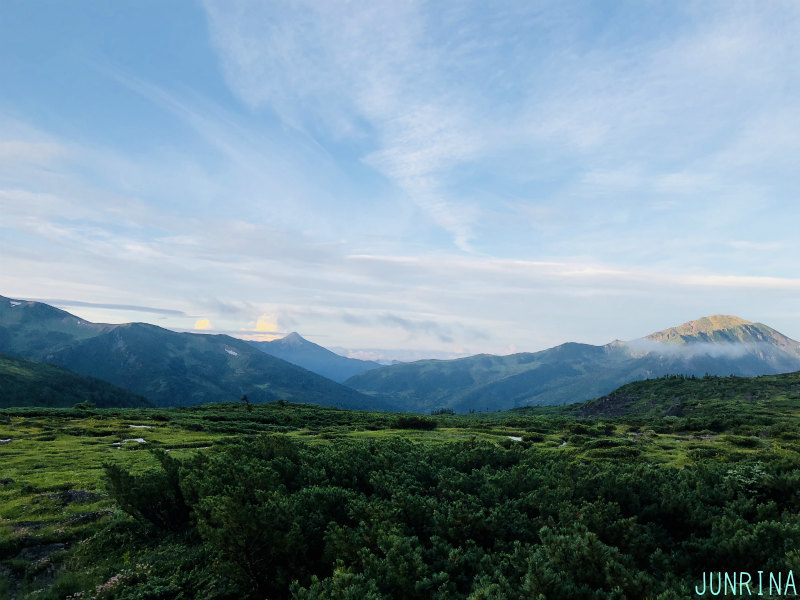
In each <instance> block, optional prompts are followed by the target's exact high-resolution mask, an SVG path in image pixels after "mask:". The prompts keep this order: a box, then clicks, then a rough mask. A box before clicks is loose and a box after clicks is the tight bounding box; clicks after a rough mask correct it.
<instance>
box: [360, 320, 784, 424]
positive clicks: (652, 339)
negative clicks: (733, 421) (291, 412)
mask: <svg viewBox="0 0 800 600" xmlns="http://www.w3.org/2000/svg"><path fill="white" fill-rule="evenodd" d="M798 369H800V344H798V343H797V342H795V341H794V340H791V339H790V338H788V337H786V336H784V335H783V334H781V333H779V332H777V331H775V330H774V329H772V328H771V327H768V326H766V325H763V324H760V323H751V322H749V321H745V320H743V319H739V318H737V317H729V316H721V315H717V316H714V317H706V318H703V319H699V320H697V321H692V322H689V323H685V324H684V325H681V326H679V327H675V328H671V329H667V330H664V331H660V332H657V333H654V334H651V335H649V336H647V337H644V338H641V339H638V340H633V341H630V342H622V341H619V340H617V341H614V342H611V343H609V344H606V345H604V346H593V345H589V344H575V343H568V344H562V345H560V346H556V347H555V348H550V349H548V350H543V351H541V352H534V353H518V354H511V355H508V356H492V355H477V356H471V357H467V358H461V359H456V360H426V361H416V362H413V363H406V364H401V365H392V366H389V367H382V368H380V369H375V370H372V371H368V372H365V373H361V374H359V375H356V376H355V377H351V378H350V379H348V380H347V381H346V382H345V384H346V385H349V386H352V387H353V388H355V389H357V390H359V391H361V392H364V393H366V394H375V395H376V396H382V397H386V398H390V399H391V400H392V401H393V403H394V404H395V406H396V407H397V408H398V409H400V410H413V411H420V412H427V411H430V410H436V409H441V408H452V409H454V410H456V411H458V412H465V411H470V410H476V411H486V410H490V411H491V410H504V409H510V408H514V407H518V406H526V405H549V404H570V403H574V402H581V401H584V400H588V399H590V398H596V397H599V396H602V395H604V394H607V393H609V392H610V391H612V390H614V389H615V388H617V387H619V386H621V385H624V384H626V383H629V382H631V381H636V380H641V379H647V378H653V377H660V376H663V375H669V374H684V375H695V376H702V375H704V374H706V373H708V374H712V375H729V374H734V375H739V376H747V377H752V376H757V375H766V374H776V373H783V372H789V371H795V370H798Z"/></svg>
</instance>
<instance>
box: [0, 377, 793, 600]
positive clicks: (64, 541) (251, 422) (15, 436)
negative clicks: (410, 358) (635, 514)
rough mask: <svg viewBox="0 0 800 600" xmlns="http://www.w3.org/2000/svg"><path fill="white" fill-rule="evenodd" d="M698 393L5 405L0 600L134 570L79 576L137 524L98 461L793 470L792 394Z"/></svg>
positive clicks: (85, 585) (42, 594)
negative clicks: (442, 453)
mask: <svg viewBox="0 0 800 600" xmlns="http://www.w3.org/2000/svg"><path fill="white" fill-rule="evenodd" d="M639 391H641V390H639ZM673 391H674V390H671V391H670V392H669V394H672V392H673ZM628 394H629V395H631V394H632V392H630V390H629V391H628ZM669 394H668V395H669ZM661 395H662V396H663V395H664V394H663V393H662V394H661ZM640 396H641V394H640ZM673 396H674V394H673ZM706 396H707V397H705V398H701V399H698V398H696V397H695V398H692V399H691V403H693V404H692V406H693V407H694V410H693V411H684V415H683V416H674V415H667V416H649V417H646V418H643V417H639V416H635V417H634V416H630V415H628V416H623V417H616V418H607V417H606V418H604V417H599V416H595V417H592V418H584V419H581V418H576V417H575V416H574V415H572V414H569V413H570V412H571V411H570V410H565V409H560V408H551V409H533V410H522V411H512V412H504V413H490V414H486V413H484V414H472V415H437V416H430V417H424V418H420V417H410V418H406V419H405V420H404V419H403V417H402V416H398V415H396V414H389V413H370V412H356V411H345V410H337V409H329V408H320V407H314V406H309V405H299V404H297V405H295V404H286V403H271V404H265V405H255V406H253V407H252V409H250V410H248V409H246V407H245V406H242V405H238V404H222V405H209V406H205V407H198V408H181V409H171V410H165V409H104V410H99V409H37V408H24V409H23V408H19V409H6V410H4V411H2V413H0V598H15V599H17V600H22V599H23V598H25V599H27V598H31V599H32V598H64V597H68V596H69V595H70V594H73V593H76V592H86V594H89V592H90V591H91V590H94V589H96V588H97V586H98V585H101V584H103V582H104V581H105V580H106V578H107V577H108V573H110V572H113V571H114V569H118V568H119V567H120V564H119V561H120V560H122V561H123V563H125V562H126V561H129V559H127V558H124V556H125V555H124V554H123V555H122V559H121V558H120V555H116V556H113V557H112V556H109V559H108V560H109V564H107V565H103V564H96V565H94V566H93V568H87V565H86V560H85V557H82V555H81V552H82V548H85V547H86V546H87V545H91V543H92V540H93V539H94V538H96V537H97V536H102V535H103V532H104V531H107V530H109V528H111V529H113V527H115V526H116V525H117V524H119V523H126V522H130V521H131V517H130V516H129V515H128V514H126V513H124V512H122V511H121V510H120V509H119V507H118V506H117V504H116V503H115V502H114V500H113V498H112V497H111V496H110V495H109V493H108V490H107V481H106V477H105V470H104V465H105V464H116V465H119V466H121V467H122V468H124V469H125V470H127V471H129V472H131V473H133V474H145V473H147V472H149V470H152V469H154V468H155V467H157V462H158V461H157V460H156V458H155V457H154V455H153V453H152V452H150V450H153V449H162V450H165V451H167V452H168V453H169V454H170V456H172V457H175V458H179V459H188V458H191V457H193V456H196V455H198V454H201V453H215V452H218V451H221V450H224V448H226V447H227V446H229V445H231V444H234V443H239V442H241V441H242V440H248V439H251V440H255V439H259V438H260V437H261V436H264V435H272V436H286V437H288V438H290V439H291V440H294V441H296V442H298V443H300V444H304V445H309V446H315V447H316V446H325V445H329V444H333V443H337V441H341V440H373V441H375V442H377V443H382V442H384V441H386V440H392V439H397V438H402V439H404V440H408V441H410V442H412V443H413V444H416V445H419V446H424V447H431V446H437V445H446V444H454V443H455V444H458V443H460V444H465V443H466V444H468V443H475V444H479V445H481V447H487V446H486V445H487V444H489V445H490V446H491V447H496V448H500V449H506V450H509V451H511V450H515V451H516V450H519V451H523V450H525V451H526V452H534V453H535V455H536V456H539V457H541V458H542V460H545V459H549V458H552V457H556V458H558V457H562V458H563V459H564V460H567V461H570V462H571V463H574V464H592V463H598V464H606V463H607V464H617V463H636V464H647V465H651V466H655V467H661V468H667V469H676V470H680V469H683V468H685V467H687V466H692V465H699V464H701V463H717V464H719V463H724V464H730V465H732V466H735V465H736V464H739V463H748V464H768V463H770V462H772V461H789V462H790V463H792V464H798V465H800V455H799V454H798V452H799V451H800V442H799V441H798V436H797V431H798V429H797V425H798V410H797V402H796V401H795V399H794V397H788V396H787V395H786V393H785V391H784V390H775V389H773V390H772V391H771V392H770V393H767V392H764V393H763V394H759V395H758V397H756V398H754V397H753V396H752V394H750V395H749V397H748V395H747V394H746V393H745V394H742V395H741V396H742V397H741V398H740V399H739V400H736V401H732V400H730V398H729V399H728V400H727V405H726V407H725V408H726V412H725V417H726V418H725V420H723V421H722V422H721V421H720V420H719V418H718V417H719V414H718V412H719V411H720V410H721V409H722V406H721V405H720V404H719V398H712V397H711V395H709V394H706ZM631 397H633V396H632V395H631ZM636 398H638V399H637V402H639V401H640V400H641V399H640V398H639V397H638V396H637V397H636ZM737 402H738V404H737ZM698 405H701V407H700V408H698ZM702 405H704V406H705V408H704V409H703V408H702ZM687 414H688V416H686V415H687ZM754 461H755V462H754ZM133 554H135V552H134V553H133ZM112 563H113V564H112ZM128 566H129V567H130V565H128ZM85 597H88V596H85ZM97 597H106V596H102V595H98V596H97ZM107 597H113V596H107Z"/></svg>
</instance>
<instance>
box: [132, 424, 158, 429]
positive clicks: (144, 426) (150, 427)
mask: <svg viewBox="0 0 800 600" xmlns="http://www.w3.org/2000/svg"><path fill="white" fill-rule="evenodd" d="M129 427H132V428H133V429H152V428H153V426H152V425H129Z"/></svg>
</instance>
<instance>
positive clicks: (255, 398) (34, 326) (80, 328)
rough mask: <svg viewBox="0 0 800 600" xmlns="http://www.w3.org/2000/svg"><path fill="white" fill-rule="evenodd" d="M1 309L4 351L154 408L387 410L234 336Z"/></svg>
mask: <svg viewBox="0 0 800 600" xmlns="http://www.w3.org/2000/svg"><path fill="white" fill-rule="evenodd" d="M0 305H2V310H0V351H4V352H8V353H11V354H14V355H17V356H22V357H24V358H27V359H29V360H35V361H39V362H47V363H50V364H53V365H57V366H60V367H63V368H66V369H69V370H71V371H74V372H76V373H80V374H82V375H88V376H91V377H96V378H98V379H102V380H104V381H108V382H110V383H113V384H114V385H118V386H120V387H122V388H125V389H127V390H130V391H132V392H134V393H136V394H141V395H142V396H145V397H146V398H147V399H148V400H150V401H151V402H152V403H153V404H155V405H156V406H190V405H196V404H203V403H207V402H222V401H232V400H233V401H235V400H239V399H240V398H241V397H242V396H243V395H247V396H248V399H250V401H251V402H267V401H274V400H279V399H282V400H288V401H295V402H307V403H310V404H319V405H325V406H339V407H342V408H369V407H374V406H384V405H383V404H382V403H381V402H380V401H376V400H375V399H370V398H367V397H365V396H363V395H362V394H360V393H359V392H357V391H355V390H353V389H351V388H348V387H345V386H342V385H340V384H338V383H335V382H333V381H330V380H328V379H326V378H324V377H321V376H319V375H317V374H315V373H312V372H310V371H307V370H306V369H303V368H301V367H298V366H296V365H293V364H290V363H288V362H286V361H283V360H281V359H279V358H275V357H273V356H270V355H268V354H265V353H263V352H261V351H259V350H257V349H256V348H253V347H252V346H250V345H249V344H248V343H247V342H244V341H242V340H239V339H236V338H232V337H229V336H225V335H199V334H191V333H176V332H174V331H170V330H167V329H163V328H161V327H156V326H155V325H148V324H145V323H128V324H125V325H98V324H95V323H89V322H88V321H84V320H82V319H79V318H78V317H75V316H73V315H70V314H69V313H66V312H64V311H61V310H59V309H56V308H53V307H51V306H48V305H46V304H41V303H38V302H21V301H17V300H11V299H8V298H0ZM37 340H39V341H37Z"/></svg>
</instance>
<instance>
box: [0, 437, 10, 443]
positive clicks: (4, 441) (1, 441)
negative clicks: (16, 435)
mask: <svg viewBox="0 0 800 600" xmlns="http://www.w3.org/2000/svg"><path fill="white" fill-rule="evenodd" d="M10 443H11V438H8V439H7V440H0V444H10Z"/></svg>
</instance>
